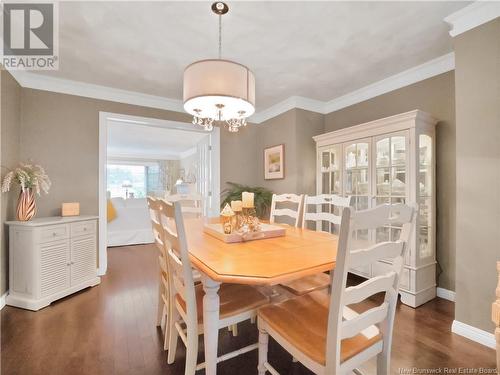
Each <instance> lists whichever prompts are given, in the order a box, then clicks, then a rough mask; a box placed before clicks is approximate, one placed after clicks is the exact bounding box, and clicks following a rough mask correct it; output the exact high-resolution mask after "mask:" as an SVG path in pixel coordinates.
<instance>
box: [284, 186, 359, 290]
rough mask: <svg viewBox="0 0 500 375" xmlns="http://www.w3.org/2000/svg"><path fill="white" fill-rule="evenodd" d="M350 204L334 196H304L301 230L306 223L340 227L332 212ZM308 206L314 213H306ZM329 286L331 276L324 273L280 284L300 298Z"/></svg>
mask: <svg viewBox="0 0 500 375" xmlns="http://www.w3.org/2000/svg"><path fill="white" fill-rule="evenodd" d="M351 204H352V197H341V196H338V195H334V194H322V195H316V196H310V195H305V196H304V204H303V206H304V210H303V211H304V212H303V213H302V228H306V227H307V223H308V222H314V223H315V224H316V225H315V227H316V228H322V226H323V223H324V222H326V223H328V225H330V224H335V225H338V226H340V220H341V215H340V214H339V215H336V214H335V213H334V212H335V211H339V212H342V209H343V208H344V207H349V206H351ZM310 206H315V207H314V208H315V212H308V210H309V208H310ZM330 284H331V276H330V275H328V274H326V273H323V272H321V273H318V274H316V275H310V276H305V277H302V278H300V279H297V280H292V281H289V282H286V283H283V284H280V285H281V286H282V287H284V288H285V289H286V290H287V291H289V292H290V293H292V294H294V295H296V296H302V295H304V294H307V293H311V292H314V291H316V290H321V289H326V288H328V287H329V286H330Z"/></svg>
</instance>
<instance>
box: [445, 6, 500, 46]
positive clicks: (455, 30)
mask: <svg viewBox="0 0 500 375" xmlns="http://www.w3.org/2000/svg"><path fill="white" fill-rule="evenodd" d="M498 17H500V2H498V1H476V2H474V3H472V4H470V5H468V6H466V7H465V8H462V9H460V10H458V11H456V12H455V13H452V14H450V15H449V16H448V17H446V18H445V19H444V21H445V22H446V23H448V24H449V25H450V26H451V30H450V35H451V36H452V37H455V36H457V35H460V34H462V33H464V32H466V31H469V30H471V29H473V28H475V27H478V26H480V25H482V24H484V23H486V22H489V21H491V20H494V19H495V18H498Z"/></svg>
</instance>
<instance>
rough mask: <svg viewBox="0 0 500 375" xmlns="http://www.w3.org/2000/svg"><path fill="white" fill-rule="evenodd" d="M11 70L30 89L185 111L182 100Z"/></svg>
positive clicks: (22, 84) (18, 80) (23, 85)
mask: <svg viewBox="0 0 500 375" xmlns="http://www.w3.org/2000/svg"><path fill="white" fill-rule="evenodd" d="M9 72H10V73H11V74H12V76H13V77H14V78H15V79H16V80H17V82H19V84H20V85H21V86H22V87H26V88H30V89H37V90H44V91H52V92H58V93H62V94H69V95H77V96H83V97H86V98H93V99H101V100H109V101H113V102H118V103H125V104H132V105H137V106H142V107H149V108H158V109H165V110H168V111H175V112H184V107H183V104H182V101H181V100H175V99H170V98H165V97H162V96H155V95H149V94H144V93H140V92H135V91H127V90H121V89H115V88H112V87H107V86H101V85H94V84H91V83H85V82H78V81H72V80H69V79H61V78H55V77H51V76H47V75H43V74H35V73H31V72H26V71H20V70H10V71H9Z"/></svg>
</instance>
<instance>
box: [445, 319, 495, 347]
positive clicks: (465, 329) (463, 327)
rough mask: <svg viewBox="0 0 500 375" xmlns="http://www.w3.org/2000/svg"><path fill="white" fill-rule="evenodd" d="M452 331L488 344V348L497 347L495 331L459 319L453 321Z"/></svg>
mask: <svg viewBox="0 0 500 375" xmlns="http://www.w3.org/2000/svg"><path fill="white" fill-rule="evenodd" d="M451 332H453V333H456V334H457V335H460V336H463V337H465V338H468V339H469V340H472V341H475V342H477V343H479V344H481V345H484V346H487V347H488V348H492V349H495V348H496V340H495V335H494V334H493V333H490V332H487V331H483V330H482V329H479V328H476V327H473V326H470V325H468V324H465V323H462V322H459V321H458V320H454V321H453V324H452V325H451Z"/></svg>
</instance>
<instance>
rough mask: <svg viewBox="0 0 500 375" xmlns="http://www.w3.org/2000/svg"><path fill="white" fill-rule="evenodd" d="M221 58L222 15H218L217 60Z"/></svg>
mask: <svg viewBox="0 0 500 375" xmlns="http://www.w3.org/2000/svg"><path fill="white" fill-rule="evenodd" d="M221 58H222V15H220V14H219V60H220V59H221Z"/></svg>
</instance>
